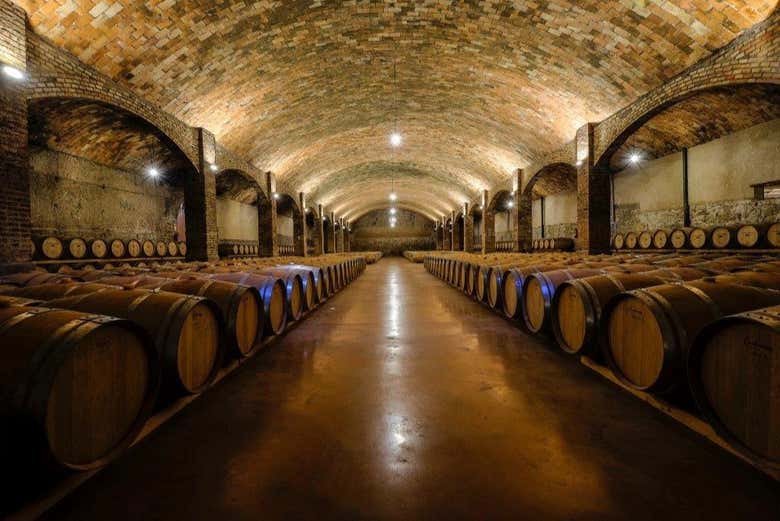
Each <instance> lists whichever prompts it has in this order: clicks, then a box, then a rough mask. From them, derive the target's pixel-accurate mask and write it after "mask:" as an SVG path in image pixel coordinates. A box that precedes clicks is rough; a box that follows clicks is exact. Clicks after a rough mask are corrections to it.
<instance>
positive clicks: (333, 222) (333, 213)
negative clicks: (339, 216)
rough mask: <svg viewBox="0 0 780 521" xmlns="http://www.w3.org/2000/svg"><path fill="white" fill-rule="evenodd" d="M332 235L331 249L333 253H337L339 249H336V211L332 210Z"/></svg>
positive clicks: (330, 237)
mask: <svg viewBox="0 0 780 521" xmlns="http://www.w3.org/2000/svg"><path fill="white" fill-rule="evenodd" d="M329 235H330V236H329V237H328V241H329V243H328V245H329V246H330V248H329V249H330V251H332V252H333V253H336V252H337V251H338V250H337V249H336V212H330V234H329Z"/></svg>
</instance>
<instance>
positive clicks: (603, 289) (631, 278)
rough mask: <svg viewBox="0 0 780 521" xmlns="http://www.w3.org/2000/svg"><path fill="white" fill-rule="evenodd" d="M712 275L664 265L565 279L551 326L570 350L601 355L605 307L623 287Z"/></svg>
mask: <svg viewBox="0 0 780 521" xmlns="http://www.w3.org/2000/svg"><path fill="white" fill-rule="evenodd" d="M707 275H709V272H708V271H706V270H699V269H695V268H661V269H658V270H651V271H646V272H641V273H605V274H602V275H595V276H593V277H585V278H582V279H574V280H567V281H564V282H562V283H561V285H560V287H559V288H558V291H556V293H555V296H554V297H553V300H552V309H551V312H550V318H551V326H552V331H553V335H554V336H555V340H556V341H557V342H558V345H559V346H560V348H561V349H562V350H564V351H566V352H567V353H571V354H583V355H587V356H590V357H592V358H600V354H601V353H600V351H599V349H598V343H597V336H598V327H599V324H600V323H601V310H602V309H603V308H604V306H605V305H606V303H607V302H609V300H610V299H612V298H613V297H615V296H616V295H618V294H619V293H621V292H623V291H631V290H634V289H639V288H647V287H650V286H657V285H661V284H667V283H669V282H673V281H687V280H696V279H700V278H702V277H706V276H707Z"/></svg>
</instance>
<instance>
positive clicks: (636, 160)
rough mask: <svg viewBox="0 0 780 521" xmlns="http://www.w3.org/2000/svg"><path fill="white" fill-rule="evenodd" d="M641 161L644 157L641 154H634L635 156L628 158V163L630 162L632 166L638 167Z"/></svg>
mask: <svg viewBox="0 0 780 521" xmlns="http://www.w3.org/2000/svg"><path fill="white" fill-rule="evenodd" d="M641 160H642V155H641V154H640V153H639V152H634V153H633V154H631V155H630V156H628V161H629V162H630V163H631V164H632V165H636V164H637V163H639V162H640V161H641Z"/></svg>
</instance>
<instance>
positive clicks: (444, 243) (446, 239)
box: [441, 215, 452, 251]
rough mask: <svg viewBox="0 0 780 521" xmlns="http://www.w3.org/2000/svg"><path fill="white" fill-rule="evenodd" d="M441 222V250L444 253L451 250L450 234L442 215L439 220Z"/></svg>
mask: <svg viewBox="0 0 780 521" xmlns="http://www.w3.org/2000/svg"><path fill="white" fill-rule="evenodd" d="M441 222H442V223H443V224H442V226H443V228H442V230H443V231H442V235H443V237H444V240H443V241H442V249H443V250H445V251H449V250H451V249H452V233H450V229H449V227H448V226H447V216H446V215H444V216H442V218H441Z"/></svg>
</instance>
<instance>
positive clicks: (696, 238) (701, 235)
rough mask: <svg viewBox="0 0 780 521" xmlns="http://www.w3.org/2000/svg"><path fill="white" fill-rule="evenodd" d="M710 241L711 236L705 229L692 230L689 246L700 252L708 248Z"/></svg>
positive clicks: (689, 235)
mask: <svg viewBox="0 0 780 521" xmlns="http://www.w3.org/2000/svg"><path fill="white" fill-rule="evenodd" d="M709 240H710V234H709V232H708V231H707V230H705V229H704V228H691V230H690V233H688V246H690V247H691V248H693V249H694V250H700V249H701V248H704V247H705V246H707V244H708V243H709Z"/></svg>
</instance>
